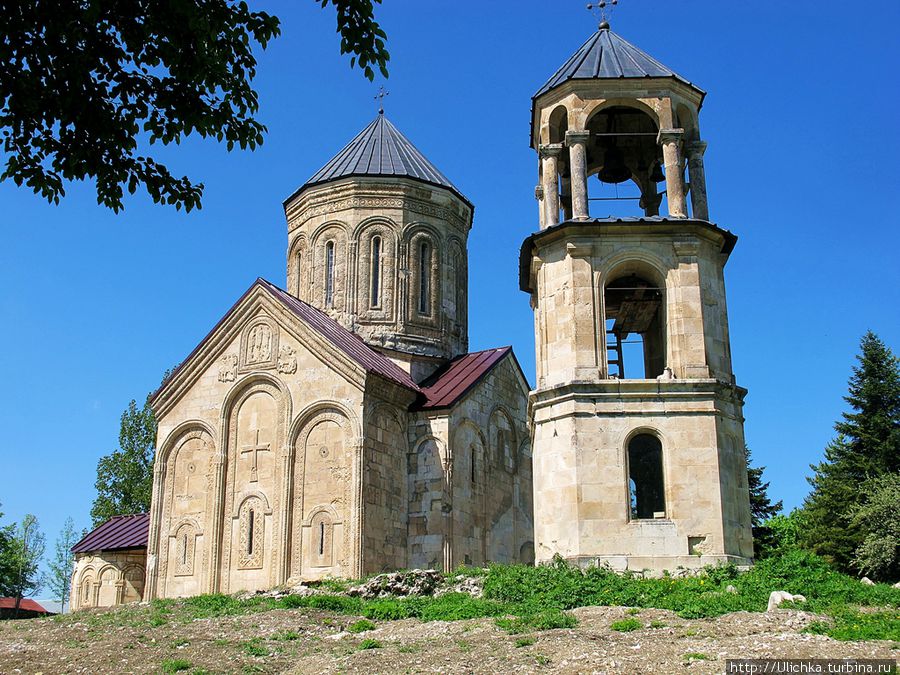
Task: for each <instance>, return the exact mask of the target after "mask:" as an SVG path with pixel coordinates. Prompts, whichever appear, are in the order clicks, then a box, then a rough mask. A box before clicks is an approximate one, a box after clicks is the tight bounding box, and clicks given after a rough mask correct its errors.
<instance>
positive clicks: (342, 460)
mask: <svg viewBox="0 0 900 675" xmlns="http://www.w3.org/2000/svg"><path fill="white" fill-rule="evenodd" d="M705 96H706V94H705V92H704V91H703V90H701V89H700V88H699V87H697V86H696V85H695V84H693V83H691V82H690V81H689V80H687V79H685V78H683V77H681V76H680V75H678V74H676V73H675V72H674V71H672V70H670V69H669V68H668V67H666V66H664V65H663V64H661V63H660V62H659V61H657V60H656V59H654V58H653V57H652V56H650V55H649V54H647V53H646V52H644V51H643V50H641V49H639V48H638V47H636V46H634V45H632V44H630V43H629V42H627V41H626V40H624V39H623V38H622V37H620V36H619V35H617V34H616V33H613V32H612V31H611V30H610V28H609V25H608V24H606V23H605V22H604V23H602V24H601V25H600V27H599V29H598V30H597V32H596V33H594V34H593V35H592V36H591V37H590V38H589V39H588V40H587V42H585V43H584V44H583V45H582V46H581V48H580V49H579V50H578V51H576V52H575V53H574V54H573V55H572V57H571V58H570V59H569V60H567V61H566V62H565V63H564V64H563V65H562V66H561V67H560V68H559V69H558V70H557V71H556V73H554V75H553V76H552V77H551V78H550V80H548V81H547V82H546V83H545V84H544V85H543V86H542V87H541V88H540V89H539V90H538V92H537V93H536V94H535V95H534V97H533V99H532V114H531V143H532V147H533V148H534V149H535V151H536V152H537V153H538V156H539V165H538V166H539V176H538V181H539V184H538V187H537V189H536V192H535V196H536V197H537V199H538V204H539V228H538V230H537V231H536V232H534V233H533V234H531V235H530V236H529V237H527V238H526V239H525V241H524V243H523V245H522V247H521V251H520V256H519V271H520V276H519V283H520V287H521V289H522V290H523V291H524V292H526V293H527V294H528V295H529V297H530V301H531V307H532V309H533V311H534V330H535V348H536V352H535V353H536V364H537V373H536V374H537V379H536V383H535V388H534V390H532V391H530V392H529V390H528V383H527V381H526V378H525V377H524V376H523V374H522V371H521V369H520V368H519V365H518V363H517V361H516V358H515V356H514V355H513V353H512V351H511V349H510V348H508V347H503V348H498V349H491V350H486V351H481V352H474V353H469V352H468V314H467V306H468V300H469V293H468V283H467V280H468V270H467V237H468V233H469V230H470V228H471V226H472V214H473V206H472V204H471V203H470V202H469V201H468V200H467V199H466V198H465V196H463V195H462V194H461V193H460V192H459V190H457V189H456V187H454V185H453V184H452V183H451V182H450V181H449V180H448V179H447V178H446V177H445V176H444V175H443V174H442V173H441V172H440V171H439V170H438V169H437V168H436V167H435V166H434V165H433V164H432V163H431V162H429V161H428V159H426V158H425V157H424V156H423V155H422V153H420V152H419V151H418V150H417V149H416V148H415V147H414V146H413V145H412V144H411V143H410V141H409V140H408V139H407V138H406V137H404V136H403V134H401V133H400V132H399V131H398V130H397V129H396V127H394V126H393V125H392V124H391V122H390V121H388V119H387V118H386V117H385V116H384V114H383V113H382V114H379V115H378V116H377V117H376V118H375V120H373V121H372V123H371V124H370V125H369V126H368V127H366V128H365V129H364V130H363V131H362V132H361V133H360V134H359V135H357V136H356V138H354V139H353V140H352V141H351V142H350V143H349V144H348V145H347V146H346V147H345V148H344V149H343V150H341V151H340V152H339V153H338V154H337V155H336V156H335V157H334V158H333V159H332V160H331V161H330V162H328V163H327V164H326V165H325V166H324V167H323V168H322V169H321V170H319V171H318V172H317V173H316V174H315V175H314V176H313V177H312V178H311V179H310V180H309V181H308V182H307V183H306V184H304V185H303V186H302V187H301V188H300V189H298V190H297V191H296V192H295V193H294V194H293V195H291V196H290V197H289V198H288V199H287V200H286V201H285V203H284V208H285V214H286V216H287V226H288V227H287V229H288V239H287V241H288V246H287V287H286V288H285V289H282V288H279V287H277V286H275V285H274V284H272V283H270V282H268V281H265V280H263V279H259V280H257V281H256V282H255V283H254V284H253V285H252V286H251V287H250V288H249V289H248V290H247V291H246V293H244V295H243V296H242V297H241V298H240V299H239V300H238V301H237V302H236V303H235V305H234V306H233V307H232V308H231V310H230V311H229V312H228V313H227V314H226V315H225V316H224V317H223V318H222V320H221V321H220V322H219V323H218V325H217V326H216V327H215V328H213V330H212V332H210V334H209V335H208V336H207V337H206V338H205V339H204V340H203V341H202V342H201V343H200V345H199V346H198V347H197V348H196V349H195V350H194V352H193V353H192V354H190V356H188V357H187V359H186V360H185V361H184V363H183V364H182V365H181V366H180V367H179V368H178V369H177V370H176V371H175V373H174V374H173V375H172V377H171V378H169V379H168V380H167V381H166V382H165V384H164V385H163V386H162V387H161V389H160V390H159V391H158V392H157V393H156V395H155V396H154V398H153V399H152V405H153V408H154V411H155V413H156V417H157V421H158V424H159V429H158V441H157V456H156V462H155V467H154V483H153V496H152V507H151V511H150V513H149V516H148V522H149V537H148V540H147V543H146V548H145V549H144V550H145V551H146V575H145V576H144V575H138V574H137V573H136V572H135V570H134V569H133V567H134V565H133V556H137V555H140V554H142V551H135V550H133V549H128V551H129V553H128V556H132V557H128V556H125V557H123V556H122V554H120V553H116V551H104V550H95V549H96V542H100V541H105V540H106V539H104V538H103V537H93V538H92V539H91V540H90V541H89V542H87V543H85V544H84V549H83V555H82V559H83V563H81V567H80V568H79V569H81V570H83V572H79V571H78V570H76V574H75V577H74V578H73V588H74V589H75V591H76V592H74V593H73V597H74V598H82V601H81V602H83V603H86V604H83V606H89V603H91V602H93V603H96V602H98V601H99V599H100V598H101V597H102V598H105V599H106V600H109V599H111V598H113V597H125V596H126V595H127V594H128V593H132V595H133V594H134V592H135V589H136V588H137V585H138V584H141V585H142V587H143V589H144V590H143V596H144V598H145V599H150V598H154V597H174V596H185V595H194V594H199V593H208V592H223V593H230V592H235V591H240V590H245V589H264V588H270V587H273V586H276V585H279V584H283V583H287V582H292V581H300V580H314V579H319V578H323V577H328V576H334V577H360V576H362V575H366V574H369V573H374V572H379V571H382V570H392V569H400V568H410V567H435V568H438V569H444V570H450V569H452V568H454V567H456V566H457V565H460V564H473V565H478V564H482V563H485V562H487V561H496V562H515V561H521V562H526V563H531V562H535V560H536V561H537V562H546V561H549V560H551V559H552V558H553V557H554V556H556V555H559V556H562V557H563V558H565V559H566V560H569V561H572V562H574V563H577V564H580V565H589V564H607V565H610V566H612V567H613V568H615V569H620V570H626V569H632V570H646V569H649V570H654V571H660V570H664V569H669V570H674V569H676V568H678V567H686V568H696V567H699V566H702V565H705V564H709V563H716V562H725V561H730V562H734V563H737V564H739V565H747V564H749V563H750V561H751V558H752V550H753V542H752V533H751V529H750V508H749V492H748V485H747V467H746V461H745V457H744V430H743V423H744V418H743V400H744V396H745V394H746V390H745V389H743V388H741V387H739V386H738V385H737V383H736V379H735V376H734V373H733V371H732V361H731V347H730V337H729V330H728V315H727V308H726V298H725V280H724V267H725V264H726V262H727V261H728V258H729V255H730V254H731V252H732V250H733V249H734V247H735V244H736V241H737V238H736V237H735V236H734V235H733V234H732V233H731V232H729V231H728V230H725V229H723V228H721V227H719V226H718V225H716V224H714V223H713V222H711V221H710V215H709V206H708V200H707V192H706V178H705V173H704V165H703V153H704V150H705V148H706V143H705V142H704V141H703V140H702V137H701V134H700V124H699V114H700V109H701V106H702V104H703V100H704V98H705ZM685 170H687V179H686V178H685ZM589 184H590V185H589ZM620 184H621V185H622V186H623V187H622V191H623V192H626V193H627V190H629V189H630V190H631V191H632V192H633V196H632V197H631V199H632V200H633V204H637V205H638V209H639V210H640V212H639V213H638V214H636V215H635V214H634V213H631V214H628V215H611V216H610V215H606V214H602V213H599V209H603V208H607V207H609V208H612V209H615V210H618V209H620V208H621V207H622V204H624V202H622V201H621V199H620V198H619V196H618V194H619V193H617V192H610V191H609V189H608V188H609V186H613V185H616V186H618V185H620ZM660 184H662V187H660ZM532 464H533V468H532ZM532 505H533V507H532ZM121 525H122V524H120V526H121ZM117 527H118V526H117ZM107 539H108V538H107ZM92 542H93V543H92ZM119 545H120V546H121V545H122V544H121V542H120V544H119ZM92 547H93V548H92ZM106 558H109V559H110V560H113V559H114V558H115V559H116V560H118V559H119V558H121V559H122V560H124V561H125V562H124V563H123V564H126V565H130V567H129V568H128V569H130V570H131V581H128V578H127V574H125V572H124V571H123V569H119V567H122V565H119V567H116V565H117V563H115V562H111V563H109V565H110V566H111V567H112V568H115V569H118V576H117V575H116V572H115V571H113V570H112V569H110V566H106V567H105V566H104V565H105V564H106V562H108V561H106ZM104 570H105V571H104ZM103 574H106V575H107V576H106V577H103ZM79 575H83V576H84V579H81V578H80V577H79ZM98 575H99V576H98ZM100 577H103V579H106V581H105V582H104V581H102V579H101V578H100ZM103 583H106V584H107V586H109V588H106V589H105V590H104V588H105V587H104V586H103ZM129 584H130V585H129ZM113 586H115V588H117V589H119V590H118V591H116V590H115V589H113ZM128 589H131V590H128ZM116 592H118V593H119V595H118V596H116V595H115V593H116Z"/></svg>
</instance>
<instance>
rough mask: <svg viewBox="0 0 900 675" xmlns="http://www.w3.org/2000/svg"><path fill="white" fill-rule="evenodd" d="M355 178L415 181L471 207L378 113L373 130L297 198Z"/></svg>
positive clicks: (348, 147) (315, 176)
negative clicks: (315, 188)
mask: <svg viewBox="0 0 900 675" xmlns="http://www.w3.org/2000/svg"><path fill="white" fill-rule="evenodd" d="M353 176H369V177H374V176H393V177H399V178H412V179H414V180H419V181H422V182H423V183H428V184H429V185H436V186H438V187H442V188H446V189H447V190H450V191H451V192H453V193H454V194H455V195H456V196H457V197H459V198H460V199H462V200H463V201H464V202H465V203H466V204H469V205H471V202H470V201H469V200H468V199H466V198H465V196H464V195H463V194H462V193H461V192H460V191H459V190H458V189H457V187H456V186H455V185H453V183H451V182H450V179H449V178H447V177H446V176H445V175H444V174H443V173H441V171H440V170H439V169H438V168H437V167H436V166H435V165H434V164H432V163H431V162H430V161H429V160H428V159H427V158H426V157H425V155H423V154H422V153H421V152H420V151H419V150H418V148H416V146H414V145H413V144H412V143H411V142H410V140H409V139H408V138H407V137H406V136H404V135H403V134H402V133H401V132H400V130H399V129H397V127H395V126H394V125H393V124H391V122H390V120H388V118H387V117H385V115H384V113H383V112H380V113H378V116H377V117H376V118H375V119H374V120H372V122H371V124H369V126H367V127H366V128H365V129H363V130H362V131H360V132H359V133H358V134H357V135H356V137H355V138H354V139H353V140H352V141H350V142H349V143H348V144H347V145H346V146H344V148H343V149H342V150H341V151H340V152H339V153H338V154H336V155H335V156H334V157H333V158H332V159H331V160H330V161H329V162H328V163H327V164H326V165H325V166H323V167H322V168H321V169H319V170H318V171H316V172H315V173H314V174H313V176H312V178H310V179H309V180H308V181H306V183H305V184H303V185H302V186H301V187H300V189H299V190H297V192H295V193H294V195H296V194H297V193H299V192H300V191H301V190H303V189H304V188H307V187H310V186H313V185H320V184H322V183H328V182H331V181H335V180H340V179H342V178H350V177H353Z"/></svg>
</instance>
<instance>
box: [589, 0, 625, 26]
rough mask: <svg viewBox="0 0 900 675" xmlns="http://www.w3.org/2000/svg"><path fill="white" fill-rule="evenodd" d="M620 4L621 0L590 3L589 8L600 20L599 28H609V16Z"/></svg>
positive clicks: (603, 0)
mask: <svg viewBox="0 0 900 675" xmlns="http://www.w3.org/2000/svg"><path fill="white" fill-rule="evenodd" d="M618 4H619V0H601V1H600V2H592V3H590V4H588V6H587V9H588V11H589V12H591V13H592V14H593V15H594V16H595V17H597V20H598V24H599V25H598V28H599V29H600V30H604V29H608V28H609V17H610V16H611V15H612V12H613V9H615V7H616V5H618Z"/></svg>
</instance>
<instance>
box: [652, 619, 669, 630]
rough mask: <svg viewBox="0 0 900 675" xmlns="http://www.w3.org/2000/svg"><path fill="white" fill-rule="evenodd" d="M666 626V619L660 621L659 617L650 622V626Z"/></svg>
mask: <svg viewBox="0 0 900 675" xmlns="http://www.w3.org/2000/svg"><path fill="white" fill-rule="evenodd" d="M665 627H666V623H665V621H660V620H658V619H654V620H653V621H651V622H650V628H665Z"/></svg>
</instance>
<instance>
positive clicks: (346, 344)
mask: <svg viewBox="0 0 900 675" xmlns="http://www.w3.org/2000/svg"><path fill="white" fill-rule="evenodd" d="M256 283H258V284H260V285H261V286H262V287H263V288H265V289H266V290H268V291H269V292H270V293H271V294H272V295H274V296H275V297H276V298H278V299H279V300H281V302H282V303H283V304H284V305H286V306H287V308H288V309H290V310H291V311H292V312H293V313H294V314H296V315H297V316H298V317H299V318H300V319H302V320H303V321H304V322H306V323H307V324H308V325H309V326H310V327H312V328H314V329H315V330H316V331H317V332H318V333H319V334H320V335H322V336H323V337H324V338H326V339H327V340H328V341H329V342H331V344H333V345H334V346H335V347H337V348H338V349H340V350H341V351H342V352H344V353H345V354H346V355H347V356H349V357H350V358H351V359H353V360H354V361H356V362H357V363H358V364H359V365H361V366H362V367H363V368H365V369H366V372H374V373H378V374H379V375H381V376H382V377H385V378H387V379H388V380H391V381H393V382H396V383H397V384H399V385H401V386H403V387H406V388H407V389H412V390H413V391H419V387H418V385H417V384H416V383H415V382H413V380H412V378H411V377H410V376H409V373H407V372H406V371H405V370H403V368H401V367H400V366H398V365H397V364H396V363H394V362H393V361H391V360H390V359H389V358H387V357H386V356H384V355H383V354H379V353H378V352H376V351H375V350H374V349H372V348H371V347H370V346H369V345H367V344H366V343H365V342H363V340H362V338H361V337H359V336H358V335H357V334H356V333H353V332H351V331H349V330H347V329H346V328H344V327H343V326H342V325H341V324H339V323H338V322H337V321H335V320H334V319H332V318H331V317H330V316H328V315H327V314H325V312H323V311H322V310H320V309H316V308H315V307H313V306H312V305H308V304H307V303H305V302H303V301H302V300H300V299H298V298H295V297H294V296H293V295H291V294H290V293H288V292H287V291H283V290H281V289H280V288H278V286H275V285H274V284H272V283H269V282H268V281H266V280H265V279H257V281H256Z"/></svg>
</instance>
